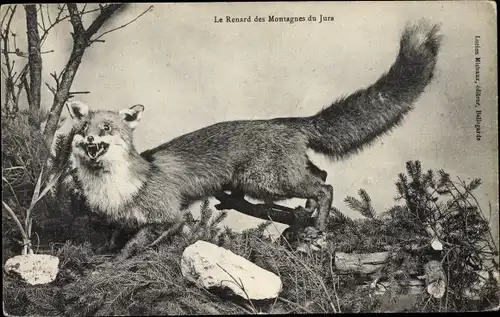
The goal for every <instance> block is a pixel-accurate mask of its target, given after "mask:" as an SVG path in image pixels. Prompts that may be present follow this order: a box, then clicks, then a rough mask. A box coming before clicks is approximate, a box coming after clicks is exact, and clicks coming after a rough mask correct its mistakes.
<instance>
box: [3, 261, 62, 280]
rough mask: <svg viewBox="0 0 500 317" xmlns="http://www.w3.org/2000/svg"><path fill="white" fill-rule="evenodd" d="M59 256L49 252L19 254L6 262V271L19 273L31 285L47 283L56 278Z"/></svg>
mask: <svg viewBox="0 0 500 317" xmlns="http://www.w3.org/2000/svg"><path fill="white" fill-rule="evenodd" d="M58 266H59V258H58V257H55V256H52V255H47V254H26V255H17V256H15V257H13V258H10V259H8V260H7V262H5V271H6V272H16V273H19V275H20V276H21V278H22V279H24V280H25V281H26V283H28V284H31V285H37V284H47V283H50V282H52V281H54V280H55V279H56V276H57V273H58V272H59V268H58Z"/></svg>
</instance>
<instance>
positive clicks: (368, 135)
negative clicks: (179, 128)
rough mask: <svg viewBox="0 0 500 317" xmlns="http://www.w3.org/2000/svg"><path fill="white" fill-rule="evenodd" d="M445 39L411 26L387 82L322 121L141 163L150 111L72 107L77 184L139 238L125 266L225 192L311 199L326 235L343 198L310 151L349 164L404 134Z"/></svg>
mask: <svg viewBox="0 0 500 317" xmlns="http://www.w3.org/2000/svg"><path fill="white" fill-rule="evenodd" d="M439 33H440V27H439V25H437V24H430V23H428V22H427V21H425V20H420V21H418V22H417V23H415V24H407V25H406V26H405V28H404V29H403V32H402V34H401V36H400V41H399V51H398V54H397V56H396V59H395V61H394V62H393V64H392V65H391V67H390V68H389V70H388V71H387V72H386V73H384V74H382V75H381V76H380V77H379V79H378V80H377V81H376V82H375V83H373V84H372V85H370V86H368V87H366V88H363V89H359V90H357V91H355V92H353V93H352V94H350V95H348V96H344V97H340V98H338V99H337V100H335V101H334V102H333V103H331V104H330V105H329V106H327V107H324V108H323V109H321V110H320V111H318V112H317V113H316V114H314V115H311V116H306V117H278V118H273V119H262V120H234V121H224V122H219V123H215V124H213V125H210V126H206V127H204V128H201V129H198V130H195V131H193V132H190V133H187V134H184V135H181V136H179V137H176V138H173V139H171V140H170V141H167V142H165V143H163V144H160V145H158V146H156V147H155V148H152V149H148V150H146V151H144V152H142V153H139V152H138V151H137V150H136V148H135V146H134V131H135V128H136V127H137V126H138V124H139V122H140V121H141V117H142V114H143V112H144V109H145V107H144V105H141V104H136V105H133V106H131V107H129V108H124V109H121V110H118V111H111V110H93V109H90V107H89V105H87V104H85V103H83V102H81V101H71V102H68V104H67V106H68V110H69V112H70V114H71V117H72V120H73V124H74V125H75V126H78V127H79V128H78V129H76V131H75V133H74V137H73V140H72V142H71V149H72V150H71V156H72V164H74V170H75V179H77V180H78V183H79V184H80V186H79V188H80V190H81V192H82V194H83V196H84V197H85V201H86V203H87V204H88V205H89V206H90V208H92V210H94V211H96V212H99V213H101V214H103V215H105V216H106V217H108V218H109V219H111V220H112V221H115V222H118V223H121V224H124V225H126V226H127V227H131V228H137V230H138V231H137V234H136V236H135V237H134V238H133V239H131V240H130V241H129V242H127V244H126V245H125V247H124V248H123V250H122V254H125V255H124V256H125V257H126V256H127V254H128V250H129V249H130V248H131V247H132V246H133V245H134V243H138V242H137V241H140V240H147V239H151V236H150V233H148V230H149V232H150V230H151V228H153V227H154V226H156V225H162V224H175V223H179V222H180V221H181V220H182V216H183V213H184V212H185V210H186V209H187V208H188V207H189V206H190V205H191V204H192V203H193V202H195V201H198V200H201V199H205V198H207V197H213V196H215V195H216V194H217V193H219V192H221V191H231V193H234V194H235V195H240V196H248V197H251V198H253V199H257V200H261V201H264V202H265V203H266V204H272V203H274V202H277V201H281V200H285V199H290V198H299V199H305V200H306V205H305V208H306V209H307V211H308V212H310V213H311V214H312V213H313V212H316V213H315V214H316V216H315V218H314V227H315V228H316V229H317V230H318V231H319V232H320V233H323V232H324V231H325V230H326V222H327V218H328V215H329V211H330V208H331V205H332V202H333V194H334V190H333V186H332V185H330V184H327V183H326V178H327V173H326V172H325V171H324V170H322V169H321V168H319V167H318V166H316V165H315V164H314V163H313V162H312V161H311V160H310V158H309V157H308V154H307V151H308V150H312V151H314V152H318V153H321V154H324V155H326V156H327V157H330V158H331V159H343V158H346V157H348V156H350V155H352V154H356V153H357V152H359V151H361V150H362V149H364V148H366V147H367V146H369V145H370V144H372V143H373V142H374V141H375V140H376V139H378V138H379V137H381V136H383V135H384V134H387V133H389V132H390V131H392V130H393V129H394V128H395V127H397V126H399V125H400V124H401V123H402V120H403V118H404V117H405V115H407V114H408V113H409V112H410V111H411V110H412V109H413V107H414V104H415V103H416V101H417V100H418V99H419V98H420V96H421V95H422V94H423V93H424V90H425V88H426V87H427V86H428V85H429V84H430V83H431V82H432V79H433V77H434V72H435V68H436V63H437V57H438V53H439V49H440V45H441V38H442V36H441V35H440V34H439Z"/></svg>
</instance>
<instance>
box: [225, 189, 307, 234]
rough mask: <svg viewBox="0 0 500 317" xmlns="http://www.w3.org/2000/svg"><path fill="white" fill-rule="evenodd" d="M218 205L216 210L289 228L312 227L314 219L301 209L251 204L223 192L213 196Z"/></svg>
mask: <svg viewBox="0 0 500 317" xmlns="http://www.w3.org/2000/svg"><path fill="white" fill-rule="evenodd" d="M215 198H216V199H217V200H219V201H220V204H217V205H215V208H216V209H217V210H225V209H234V210H236V211H238V212H241V213H243V214H245V215H249V216H252V217H256V218H259V219H264V220H272V221H275V222H279V223H283V224H286V225H289V226H292V225H297V226H304V227H307V226H312V225H313V224H314V218H312V217H311V215H310V214H309V212H307V211H306V210H305V209H304V208H302V207H297V208H295V209H293V208H289V207H285V206H281V205H276V204H272V205H267V204H253V203H251V202H249V201H247V200H245V199H244V198H241V197H238V196H234V195H228V194H226V193H224V192H221V193H218V194H217V195H215Z"/></svg>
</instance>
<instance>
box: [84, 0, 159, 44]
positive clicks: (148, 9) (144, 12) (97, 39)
mask: <svg viewBox="0 0 500 317" xmlns="http://www.w3.org/2000/svg"><path fill="white" fill-rule="evenodd" d="M151 9H153V6H152V5H151V6H149V7H148V8H147V9H146V10H144V11H143V12H142V13H141V14H139V15H138V16H136V17H135V18H134V19H132V20H130V21H129V22H127V23H125V24H123V25H120V26H119V27H116V28H114V29H111V30H108V31H106V32H103V33H102V34H101V35H99V36H97V37H96V38H95V39H92V40H90V43H93V42H97V41H99V39H100V38H102V37H103V36H104V35H106V34H109V33H111V32H114V31H116V30H119V29H123V28H124V27H126V26H128V25H129V24H131V23H134V22H135V21H137V20H138V19H139V18H140V17H142V16H143V15H144V14H146V13H147V12H149V11H150V10H151Z"/></svg>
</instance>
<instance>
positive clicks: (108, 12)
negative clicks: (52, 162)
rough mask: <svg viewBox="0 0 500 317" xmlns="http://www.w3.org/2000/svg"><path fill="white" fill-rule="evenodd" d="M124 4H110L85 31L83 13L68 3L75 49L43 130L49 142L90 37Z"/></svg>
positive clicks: (65, 69) (48, 142) (62, 74)
mask: <svg viewBox="0 0 500 317" xmlns="http://www.w3.org/2000/svg"><path fill="white" fill-rule="evenodd" d="M123 6H124V4H110V5H107V6H105V7H104V8H103V9H102V10H101V14H100V15H99V16H98V17H97V18H96V19H95V20H94V22H92V24H91V25H90V26H89V28H88V29H87V30H86V31H85V28H84V27H83V24H82V21H81V15H80V12H79V11H78V8H77V6H76V4H74V3H68V4H67V8H68V11H69V14H70V21H71V24H72V26H73V30H74V34H73V49H72V51H71V55H70V57H69V60H68V62H67V63H66V66H65V68H64V71H63V72H62V73H61V79H60V84H59V87H58V88H57V92H56V94H55V96H54V101H53V103H52V107H51V109H50V112H49V116H48V118H47V123H46V125H45V129H44V131H43V134H44V138H45V140H46V142H47V144H51V143H52V139H53V137H54V132H55V130H56V128H57V122H58V120H59V117H60V116H61V112H62V109H63V107H64V104H65V103H66V101H67V100H68V98H69V97H70V95H69V91H70V88H71V85H72V83H73V79H74V78H75V75H76V72H77V71H78V67H79V66H80V63H81V61H82V57H83V54H84V53H85V49H86V48H87V46H88V45H89V42H88V41H89V39H90V38H91V37H92V36H93V35H94V34H95V33H96V32H97V31H98V30H99V28H100V27H101V26H102V25H103V24H104V23H105V22H106V21H107V20H108V19H109V18H110V17H111V16H112V15H113V14H114V13H115V12H116V11H117V10H118V9H120V8H121V7H123Z"/></svg>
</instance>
